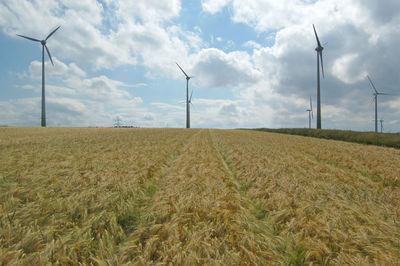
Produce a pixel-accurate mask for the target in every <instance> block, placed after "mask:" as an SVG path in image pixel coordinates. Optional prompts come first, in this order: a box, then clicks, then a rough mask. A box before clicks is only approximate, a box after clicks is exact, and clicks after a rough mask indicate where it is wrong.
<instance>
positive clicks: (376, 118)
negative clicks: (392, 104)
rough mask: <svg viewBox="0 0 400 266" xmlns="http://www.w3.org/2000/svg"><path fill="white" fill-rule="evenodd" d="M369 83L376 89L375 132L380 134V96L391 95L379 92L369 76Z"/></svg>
mask: <svg viewBox="0 0 400 266" xmlns="http://www.w3.org/2000/svg"><path fill="white" fill-rule="evenodd" d="M367 78H368V80H369V82H370V83H371V86H372V88H373V89H374V91H375V92H374V94H373V95H374V100H375V132H378V95H390V94H388V93H383V92H378V91H377V89H376V88H375V85H374V83H373V82H372V80H371V78H370V77H369V76H368V75H367Z"/></svg>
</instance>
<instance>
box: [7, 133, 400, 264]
mask: <svg viewBox="0 0 400 266" xmlns="http://www.w3.org/2000/svg"><path fill="white" fill-rule="evenodd" d="M0 150H1V152H0V263H1V264H2V265H3V264H9V265H46V264H61V265H65V264H74V265H76V264H93V265H131V264H136V265H203V264H206V265H308V264H329V265H343V264H349V265H368V264H370V265H371V264H372V265H396V264H397V265H399V264H400V167H399V166H400V150H396V149H391V148H383V147H375V146H364V145H360V144H353V143H345V142H339V141H332V140H322V139H314V138H307V137H301V136H291V135H280V134H275V133H265V132H255V131H243V130H209V129H189V130H187V129H118V128H115V129H113V128H0Z"/></svg>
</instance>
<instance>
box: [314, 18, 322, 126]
mask: <svg viewBox="0 0 400 266" xmlns="http://www.w3.org/2000/svg"><path fill="white" fill-rule="evenodd" d="M313 28H314V33H315V38H316V39H317V44H318V46H317V48H315V51H317V129H321V85H320V76H319V75H320V74H319V61H320V60H321V68H322V77H323V78H325V74H324V61H323V59H322V50H324V47H322V45H321V43H320V41H319V38H318V34H317V31H316V30H315V26H314V24H313Z"/></svg>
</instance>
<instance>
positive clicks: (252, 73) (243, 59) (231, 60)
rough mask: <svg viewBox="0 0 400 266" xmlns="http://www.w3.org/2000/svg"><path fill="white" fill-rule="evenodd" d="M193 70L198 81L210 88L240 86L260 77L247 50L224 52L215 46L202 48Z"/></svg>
mask: <svg viewBox="0 0 400 266" xmlns="http://www.w3.org/2000/svg"><path fill="white" fill-rule="evenodd" d="M191 72H192V73H194V75H195V76H196V82H198V83H199V84H200V85H201V86H204V87H209V88H215V87H240V86H243V85H245V84H250V83H254V82H255V81H256V80H257V79H259V78H260V73H259V72H258V71H257V70H255V69H254V68H253V65H252V61H251V57H250V55H249V54H247V53H246V52H231V53H224V52H223V51H221V50H218V49H215V48H209V49H203V50H201V51H200V52H199V53H198V55H197V56H196V58H195V60H194V66H193V67H192V71H191Z"/></svg>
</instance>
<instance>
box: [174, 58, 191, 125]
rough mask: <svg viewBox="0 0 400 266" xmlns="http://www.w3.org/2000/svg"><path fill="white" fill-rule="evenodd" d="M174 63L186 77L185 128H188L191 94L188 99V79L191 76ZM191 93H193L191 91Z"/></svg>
mask: <svg viewBox="0 0 400 266" xmlns="http://www.w3.org/2000/svg"><path fill="white" fill-rule="evenodd" d="M176 65H177V66H178V67H179V69H180V70H182V72H183V74H184V75H185V77H186V128H190V106H189V104H190V103H191V99H192V96H190V99H189V79H190V78H192V77H189V76H188V75H187V74H186V73H185V71H183V69H182V68H181V66H180V65H178V63H176ZM192 94H193V91H192Z"/></svg>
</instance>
